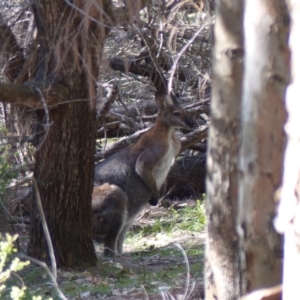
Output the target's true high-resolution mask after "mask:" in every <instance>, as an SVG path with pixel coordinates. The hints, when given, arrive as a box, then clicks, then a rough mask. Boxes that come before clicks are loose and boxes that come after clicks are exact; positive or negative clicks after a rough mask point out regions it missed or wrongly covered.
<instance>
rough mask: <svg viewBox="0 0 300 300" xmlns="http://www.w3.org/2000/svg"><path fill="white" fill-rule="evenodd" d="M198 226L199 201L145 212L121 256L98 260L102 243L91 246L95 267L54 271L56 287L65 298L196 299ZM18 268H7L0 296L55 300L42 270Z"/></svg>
mask: <svg viewBox="0 0 300 300" xmlns="http://www.w3.org/2000/svg"><path fill="white" fill-rule="evenodd" d="M204 227H205V206H204V203H203V201H200V200H197V201H194V200H189V201H188V202H187V203H183V202H179V203H178V202H177V203H176V202H175V203H174V205H173V207H170V208H168V209H166V208H164V207H163V206H159V207H155V208H151V209H149V210H147V211H146V212H145V214H144V215H143V216H142V218H141V219H140V220H138V221H137V222H136V223H135V225H134V226H133V228H132V230H131V231H130V232H129V234H128V237H127V239H126V240H125V245H124V248H125V249H124V256H123V257H119V258H116V259H114V260H111V259H104V258H103V257H102V250H103V249H102V248H103V247H102V245H98V244H96V245H95V248H96V251H97V254H98V265H97V267H94V268H89V269H86V270H77V271H70V270H58V277H57V283H58V285H59V287H60V289H61V291H62V292H63V294H64V295H65V297H66V298H67V299H117V297H121V299H143V297H145V296H146V295H148V296H149V298H150V299H156V297H158V298H157V299H161V295H162V294H163V293H169V294H170V295H173V296H176V297H178V296H180V295H182V296H184V295H185V293H198V294H199V293H200V296H199V297H201V293H202V291H201V288H200V284H201V283H203V282H202V280H201V277H202V270H203V257H204ZM13 240H14V239H12V238H9V239H8V240H7V241H10V248H9V251H8V250H7V251H6V252H5V253H3V252H1V258H0V260H1V262H3V264H5V265H9V264H11V259H12V256H13V255H14V251H13V250H12V249H13V248H12V246H13ZM20 246H21V247H22V246H23V245H22V244H21V245H20ZM26 264H27V263H26ZM22 266H23V267H24V268H23V269H22V270H21V268H19V269H11V273H10V274H9V276H7V277H6V278H5V279H6V280H5V287H4V288H3V290H2V295H5V296H6V297H7V299H10V298H9V297H10V292H11V291H12V290H13V291H17V290H18V291H19V293H18V294H17V293H16V292H15V294H13V295H18V296H15V297H11V299H60V298H59V296H58V294H57V292H56V289H55V288H54V287H53V283H52V282H51V280H50V278H49V277H48V275H47V273H46V272H45V270H44V269H43V268H42V267H40V266H36V265H34V264H32V263H31V264H30V265H29V266H26V267H25V264H24V263H23V265H22ZM6 269H7V268H4V270H6ZM17 271H18V272H17ZM13 274H14V275H13ZM0 278H3V271H2V269H1V275H0ZM0 281H1V280H0ZM0 283H1V282H0ZM195 283H197V286H196V287H195V286H194V285H195ZM17 287H18V288H19V289H17ZM199 289H200V290H199ZM186 291H187V292H186ZM38 297H40V298H38ZM186 297H187V295H186ZM182 299H186V298H182ZM195 299H196V298H195ZM197 299H200V298H197Z"/></svg>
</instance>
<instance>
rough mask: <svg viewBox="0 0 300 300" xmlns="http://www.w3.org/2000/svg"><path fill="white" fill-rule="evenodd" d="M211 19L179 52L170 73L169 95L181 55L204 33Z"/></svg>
mask: <svg viewBox="0 0 300 300" xmlns="http://www.w3.org/2000/svg"><path fill="white" fill-rule="evenodd" d="M210 22H211V21H210V19H209V20H208V21H206V22H205V23H203V24H202V26H200V28H199V29H198V30H197V31H196V32H195V33H194V35H193V36H192V38H191V39H190V40H189V41H188V42H187V43H186V44H185V45H184V46H183V47H182V48H181V50H180V51H179V52H178V54H177V56H176V58H175V60H174V62H173V65H172V68H171V72H170V77H169V80H168V90H167V91H168V95H171V92H172V81H173V77H174V74H175V71H176V67H177V64H178V61H179V59H180V57H181V55H182V54H183V53H184V52H185V50H186V49H187V48H188V47H189V46H190V44H191V43H192V42H193V41H194V40H195V38H196V37H197V36H198V35H199V34H200V33H201V31H203V29H204V28H205V27H206V26H207V25H209V24H210Z"/></svg>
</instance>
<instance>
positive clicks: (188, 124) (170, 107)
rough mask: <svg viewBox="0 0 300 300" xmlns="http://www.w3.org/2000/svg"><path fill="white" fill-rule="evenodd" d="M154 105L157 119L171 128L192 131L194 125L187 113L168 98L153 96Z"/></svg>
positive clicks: (159, 95) (157, 94) (163, 95)
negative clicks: (157, 112) (156, 110)
mask: <svg viewBox="0 0 300 300" xmlns="http://www.w3.org/2000/svg"><path fill="white" fill-rule="evenodd" d="M155 101H156V105H157V107H158V109H159V114H158V116H159V118H160V119H162V120H163V121H164V122H165V123H167V124H168V126H170V127H172V128H185V129H193V127H194V125H195V123H194V121H193V119H192V118H191V117H190V116H188V115H187V113H186V112H185V111H184V110H183V109H182V108H180V107H179V106H178V105H176V104H175V103H174V102H173V100H172V99H171V97H170V96H168V95H165V94H160V93H156V94H155Z"/></svg>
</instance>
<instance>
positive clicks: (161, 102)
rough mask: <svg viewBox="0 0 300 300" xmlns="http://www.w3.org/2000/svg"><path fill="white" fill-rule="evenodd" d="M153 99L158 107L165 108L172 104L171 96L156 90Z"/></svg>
mask: <svg viewBox="0 0 300 300" xmlns="http://www.w3.org/2000/svg"><path fill="white" fill-rule="evenodd" d="M155 101H156V105H157V107H158V109H160V110H165V109H167V108H169V107H171V106H174V102H173V100H172V98H171V97H170V96H168V95H166V94H164V93H159V92H157V93H156V94H155Z"/></svg>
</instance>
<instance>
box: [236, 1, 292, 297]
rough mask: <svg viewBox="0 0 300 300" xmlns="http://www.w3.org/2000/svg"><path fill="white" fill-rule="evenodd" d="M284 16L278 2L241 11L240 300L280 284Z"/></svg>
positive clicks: (285, 68)
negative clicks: (277, 218) (277, 219)
mask: <svg viewBox="0 0 300 300" xmlns="http://www.w3.org/2000/svg"><path fill="white" fill-rule="evenodd" d="M286 12H287V11H286V7H285V3H284V2H283V1H281V0H276V1H275V0H272V1H271V0H269V1H261V0H247V1H246V5H245V22H244V25H245V49H246V50H245V51H246V54H245V76H244V91H243V102H242V120H243V121H242V123H243V125H242V144H241V153H240V170H241V177H240V183H239V185H240V189H239V220H238V226H239V237H240V278H241V289H242V293H243V294H245V293H248V292H251V291H253V290H256V289H260V288H268V287H272V286H275V285H277V284H280V282H281V273H282V261H281V260H282V241H281V237H280V236H279V235H278V234H277V233H276V232H275V229H274V227H273V223H272V221H273V217H274V213H275V201H274V193H275V191H276V190H277V189H278V187H279V185H280V183H281V176H282V168H283V153H284V148H285V135H284V132H283V126H284V122H285V119H286V112H285V108H284V97H285V90H286V85H287V83H288V80H289V75H288V74H289V71H288V65H287V61H286V55H287V45H286V39H287V32H288V26H287V25H288V24H287V23H286V20H288V17H287V14H286Z"/></svg>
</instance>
